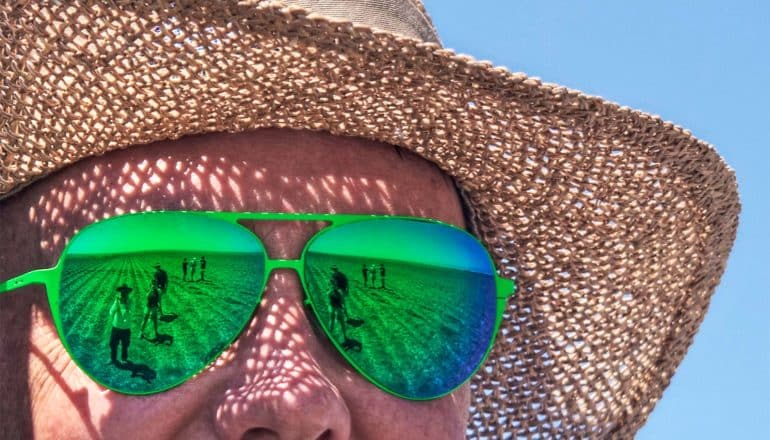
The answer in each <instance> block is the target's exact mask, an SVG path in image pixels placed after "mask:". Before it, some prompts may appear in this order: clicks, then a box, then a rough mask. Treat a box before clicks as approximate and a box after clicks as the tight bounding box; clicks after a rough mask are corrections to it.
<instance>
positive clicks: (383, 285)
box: [380, 263, 385, 289]
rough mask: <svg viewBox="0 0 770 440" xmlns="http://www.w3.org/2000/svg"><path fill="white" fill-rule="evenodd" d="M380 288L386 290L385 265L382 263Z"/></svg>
mask: <svg viewBox="0 0 770 440" xmlns="http://www.w3.org/2000/svg"><path fill="white" fill-rule="evenodd" d="M380 287H381V288H383V289H384V288H385V265H384V264H382V263H380Z"/></svg>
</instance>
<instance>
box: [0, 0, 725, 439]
mask: <svg viewBox="0 0 770 440" xmlns="http://www.w3.org/2000/svg"><path fill="white" fill-rule="evenodd" d="M41 3H43V2H40V3H37V2H34V1H33V2H29V1H23V2H3V5H2V6H0V21H1V22H0V26H2V27H0V63H1V64H2V71H3V75H2V87H1V88H0V195H1V196H0V197H7V196H8V195H10V194H11V193H12V192H14V191H17V190H19V189H20V188H22V187H23V186H24V185H27V184H29V183H30V182H32V181H33V180H35V179H38V178H40V177H42V176H44V175H46V174H48V173H50V172H52V171H55V170H57V169H59V168H62V167H64V166H65V165H67V164H69V163H72V162H74V161H77V160H79V159H81V158H84V157H87V156H92V155H96V154H102V153H105V152H108V151H110V150H114V149H117V148H124V147H128V146H130V145H135V144H143V143H150V142H153V141H157V140H162V139H175V138H179V137H181V136H185V135H188V134H193V133H202V132H215V131H229V132H239V131H245V130H253V129H257V128H260V127H288V128H295V129H309V130H324V131H329V132H331V133H333V134H338V135H345V136H360V137H365V138H369V139H375V140H378V141H382V142H386V143H390V144H394V145H399V146H401V147H404V148H407V149H410V150H412V151H415V152H416V153H418V154H420V155H422V156H423V157H425V158H427V159H428V160H430V161H433V162H435V163H436V164H438V165H439V166H440V167H441V168H442V169H443V170H444V171H445V172H446V173H448V174H450V175H452V176H454V177H455V178H456V180H457V182H458V183H459V185H460V186H461V188H462V189H463V191H464V192H465V196H466V197H467V199H468V201H469V202H470V204H471V208H472V211H473V218H474V222H475V227H476V230H477V233H478V235H479V236H480V238H481V239H482V240H483V241H484V243H485V244H486V246H487V247H488V249H489V250H490V251H491V253H492V254H493V256H494V258H495V260H496V262H497V264H498V265H499V267H500V269H501V274H502V275H504V276H508V277H512V278H514V279H516V281H517V284H518V286H519V290H518V293H517V295H516V296H515V297H514V298H513V299H512V300H511V302H510V304H509V310H508V311H507V313H506V319H505V321H504V323H503V325H502V328H501V333H500V334H499V335H498V340H497V343H496V345H495V347H494V348H493V351H492V353H491V354H490V357H489V359H488V361H487V362H486V364H485V365H484V366H483V367H482V369H481V370H480V371H479V373H478V375H477V376H476V377H475V378H474V379H473V380H472V393H473V407H472V409H471V420H470V424H469V427H468V435H469V437H473V438H512V437H518V436H525V437H526V436H529V437H539V438H573V437H578V438H586V437H620V438H626V437H631V436H633V434H634V433H635V432H636V431H637V430H638V429H639V427H640V426H641V425H642V424H643V422H644V421H645V420H646V418H647V416H648V414H649V413H650V411H651V410H652V408H653V407H654V405H655V402H656V401H657V400H658V399H659V398H660V396H661V394H662V392H663V389H664V388H665V387H666V386H667V385H668V383H669V380H670V378H671V376H672V374H673V372H674V370H675V369H676V367H677V366H678V365H679V363H680V361H681V360H682V357H683V356H684V354H685V352H686V351H687V348H688V347H689V345H690V344H691V342H692V339H693V335H694V334H695V332H696V331H697V329H698V326H699V325H700V323H701V321H702V319H703V316H704V313H705V311H706V309H707V307H708V304H709V300H710V297H711V295H712V294H713V292H714V289H715V287H716V286H717V284H718V283H719V279H720V277H721V275H722V273H723V272H724V269H725V263H726V259H727V257H728V254H729V251H730V248H731V246H732V243H733V241H734V239H735V233H736V228H737V222H738V212H739V210H740V205H739V201H738V193H737V187H736V181H735V176H734V174H733V172H732V171H731V170H730V169H729V167H728V166H727V165H726V164H725V163H724V162H723V160H722V159H721V158H720V157H719V155H717V154H716V152H715V151H714V149H713V148H712V147H711V146H710V145H708V144H706V143H704V142H702V141H699V140H698V139H696V138H694V137H693V136H692V135H691V134H690V133H688V132H687V131H685V130H683V129H681V128H679V127H676V126H674V125H672V124H670V123H667V122H663V121H661V120H660V119H659V118H657V117H653V116H650V115H647V114H644V113H641V112H638V111H634V110H631V109H628V108H624V107H620V106H618V105H616V104H613V103H609V102H607V101H605V100H602V99H600V98H596V97H589V96H586V95H583V94H581V93H579V92H576V91H572V90H568V89H566V88H563V87H558V86H555V85H549V84H543V83H541V82H540V81H538V80H536V79H532V78H528V77H526V76H525V75H522V74H513V73H510V72H508V71H506V70H505V69H501V68H495V67H493V66H491V65H489V64H488V63H481V62H477V61H474V60H473V59H471V58H469V57H465V56H459V55H456V54H454V53H453V52H451V51H449V50H446V49H443V48H441V46H439V45H438V44H437V43H425V42H421V41H418V40H415V39H411V38H409V37H406V36H402V35H396V34H394V33H388V32H386V31H383V30H381V29H379V28H377V29H375V28H372V27H367V26H357V25H353V24H351V23H348V22H344V21H340V20H337V19H332V18H328V17H324V16H321V15H318V14H309V13H308V11H306V10H303V9H299V8H295V7H282V6H280V5H275V4H273V3H267V2H250V3H237V2H234V1H217V2H210V1H177V2H176V3H164V2H162V1H161V2H156V1H152V2H149V1H148V2H147V3H146V4H145V2H143V1H133V2H118V3H116V4H113V5H110V6H106V5H105V3H104V2H102V1H96V0H93V1H87V0H83V1H75V2H63V3H62V4H59V3H56V4H48V2H45V3H44V4H41ZM409 3H414V2H409ZM212 148H215V146H212Z"/></svg>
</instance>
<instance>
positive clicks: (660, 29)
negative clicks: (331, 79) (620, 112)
mask: <svg viewBox="0 0 770 440" xmlns="http://www.w3.org/2000/svg"><path fill="white" fill-rule="evenodd" d="M425 5H426V7H427V9H428V12H429V13H430V14H431V17H432V18H433V20H434V24H435V25H436V27H437V28H438V30H439V34H440V36H441V38H442V42H443V43H444V45H445V46H446V47H449V48H452V49H455V50H456V51H457V52H460V53H465V54H470V55H473V56H474V57H475V58H476V59H486V60H490V61H492V62H493V63H494V64H496V65H504V66H506V67H508V68H509V69H510V70H512V71H514V72H525V73H526V74H528V75H529V76H535V77H539V78H541V79H542V80H543V81H545V82H553V83H558V84H561V85H564V86H567V87H570V88H573V89H578V90H581V91H583V92H585V93H588V94H591V95H599V96H602V97H604V98H606V99H609V100H610V101H614V102H617V103H620V104H622V105H626V106H629V107H633V108H637V109H640V110H643V111H646V112H648V113H653V114H657V115H660V116H661V117H662V118H663V119H664V120H670V121H673V122H675V123H676V124H678V125H681V126H683V127H685V128H687V129H689V130H691V131H692V133H693V134H695V136H697V137H699V138H701V139H703V140H705V141H707V142H710V143H712V144H714V145H715V146H716V149H717V151H718V152H719V153H720V154H721V155H722V156H723V157H724V158H725V159H726V161H727V163H728V164H729V165H730V166H731V167H732V168H733V169H734V170H735V172H736V174H737V177H738V185H739V191H740V195H741V202H742V204H743V211H742V213H741V217H740V226H739V229H738V238H737V240H736V243H735V247H734V248H733V252H732V254H731V256H730V259H729V261H728V265H727V271H726V272H725V274H724V276H723V278H722V283H721V284H720V285H719V287H717V291H716V294H715V295H714V297H713V298H712V302H711V306H710V308H709V311H708V313H707V314H706V318H705V320H704V322H703V324H702V326H701V329H700V332H699V333H698V334H697V335H696V336H695V342H694V344H693V345H692V346H691V348H690V350H689V352H688V354H687V356H686V357H685V359H684V361H683V362H682V364H681V366H680V367H679V370H678V371H677V373H676V374H675V375H674V377H673V379H672V382H671V385H670V386H669V387H668V389H666V391H665V392H664V394H663V398H662V399H661V400H660V401H659V402H658V404H657V406H656V407H655V409H654V410H653V412H652V415H651V416H650V418H649V419H648V422H647V424H646V425H645V426H644V427H643V428H642V429H641V430H640V431H639V434H638V437H637V438H638V439H642V440H645V439H690V438H697V439H723V438H725V439H727V438H770V297H769V296H768V293H770V258H768V257H767V254H768V252H770V233H768V229H767V228H766V227H763V226H765V225H766V224H768V223H770V221H768V216H770V207H769V205H770V203H768V202H767V200H768V198H770V197H768V194H769V193H770V184H768V180H769V179H768V175H770V26H769V25H768V18H770V2H762V1H759V0H757V1H733V2H725V1H710V0H709V1H697V2H696V1H676V2H672V1H659V0H655V1H646V2H633V3H632V2H610V1H590V2H589V1H581V2H576V1H567V0H564V1H548V0H541V1H510V0H497V1H489V0H487V1H483V0H478V1H476V2H468V1H467V0H464V1H460V0H425Z"/></svg>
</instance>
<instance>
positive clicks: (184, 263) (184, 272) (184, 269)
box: [182, 257, 187, 281]
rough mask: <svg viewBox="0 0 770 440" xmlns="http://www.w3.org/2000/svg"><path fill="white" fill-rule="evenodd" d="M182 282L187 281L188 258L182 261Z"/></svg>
mask: <svg viewBox="0 0 770 440" xmlns="http://www.w3.org/2000/svg"><path fill="white" fill-rule="evenodd" d="M182 281H187V257H185V258H184V260H182Z"/></svg>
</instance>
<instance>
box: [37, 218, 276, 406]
mask: <svg viewBox="0 0 770 440" xmlns="http://www.w3.org/2000/svg"><path fill="white" fill-rule="evenodd" d="M140 215H174V216H199V217H204V218H208V219H213V220H217V221H222V222H224V223H227V224H229V225H231V226H233V227H238V228H242V229H244V230H245V231H247V232H248V233H249V235H250V236H252V237H254V239H255V240H256V241H257V242H258V243H259V245H260V246H261V247H262V249H263V250H264V252H263V256H264V259H265V262H263V263H266V262H267V260H268V256H267V249H266V248H265V245H264V243H262V240H260V239H259V236H257V235H256V234H254V233H253V232H252V231H250V230H249V229H248V228H246V227H245V226H243V225H241V224H240V223H238V222H233V221H227V219H225V218H216V217H215V216H209V215H205V214H203V215H201V214H200V213H199V211H147V212H138V213H129V214H123V215H118V216H115V217H110V218H108V219H104V220H100V221H98V222H94V223H91V224H89V225H88V226H86V227H84V228H83V229H81V230H80V231H78V232H77V234H75V235H74V236H73V237H72V239H71V240H70V241H69V243H68V244H67V246H66V247H65V248H64V250H63V251H62V253H61V256H60V257H59V261H58V262H57V264H56V267H55V268H54V269H55V271H54V272H52V276H55V277H56V278H55V282H54V283H52V285H51V284H48V285H47V290H48V305H49V308H50V309H51V315H52V317H53V320H54V325H55V326H56V332H57V333H58V337H59V340H60V341H61V343H62V345H63V346H64V348H65V349H66V350H67V354H68V355H69V357H70V359H72V361H73V362H75V364H76V365H77V366H78V368H79V369H80V370H81V371H82V372H84V373H85V374H86V375H87V376H88V377H89V378H90V379H91V380H93V381H94V382H96V383H98V384H99V385H100V386H102V387H104V388H107V389H109V390H111V391H114V392H116V393H120V394H125V395H131V396H148V395H153V394H158V393H162V392H164V391H168V390H170V389H172V388H176V387H178V386H179V385H181V384H183V383H185V382H187V381H189V380H190V379H192V378H193V377H194V376H195V375H197V374H199V373H201V372H202V371H204V370H205V369H206V368H208V367H209V366H210V365H211V364H212V363H213V362H214V361H215V360H216V359H218V358H219V356H220V355H221V354H222V353H224V352H225V350H227V349H228V348H229V347H230V346H231V345H232V344H233V342H235V340H236V339H238V338H239V337H240V335H241V334H242V333H243V331H244V330H245V329H246V327H247V326H248V325H249V322H251V319H252V317H253V316H254V312H255V311H256V310H257V307H258V306H259V303H260V302H261V301H262V294H263V292H264V291H265V286H266V285H267V279H268V275H267V274H268V272H267V264H263V268H264V270H265V273H264V274H263V276H262V285H261V286H260V287H259V290H258V291H257V292H255V295H256V296H257V298H256V301H255V302H254V309H253V310H252V311H251V313H249V318H248V319H246V320H245V322H244V323H243V325H242V326H241V327H240V329H239V330H238V332H236V333H235V335H234V336H232V337H231V338H228V340H227V343H226V344H224V348H223V349H222V350H221V351H219V352H217V353H216V354H215V355H213V356H212V358H211V359H209V360H207V361H206V362H204V363H203V366H202V367H201V368H200V369H198V370H196V371H193V372H191V373H189V374H185V375H184V376H182V378H181V379H180V380H178V381H175V382H173V383H171V384H170V385H165V386H163V387H160V388H158V389H153V390H151V391H134V390H124V389H120V388H116V387H114V386H111V385H108V384H106V383H104V382H103V381H102V380H100V379H99V378H98V377H96V376H94V375H93V374H92V373H91V371H89V369H88V368H85V367H84V366H83V365H82V364H81V363H80V361H79V360H78V358H77V357H76V356H75V352H74V351H73V349H72V348H71V347H70V345H69V342H68V341H67V338H66V337H64V335H65V332H64V328H63V327H62V320H61V312H60V311H59V304H60V301H59V299H60V294H61V291H60V289H61V278H62V270H63V265H64V260H65V258H66V256H67V252H68V250H69V248H70V246H71V245H72V243H75V242H76V239H77V237H79V236H80V235H81V234H83V233H86V232H87V231H88V230H89V229H90V228H92V227H94V226H95V225H100V226H101V227H104V223H107V222H111V221H117V220H120V219H124V218H126V217H128V216H140Z"/></svg>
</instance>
